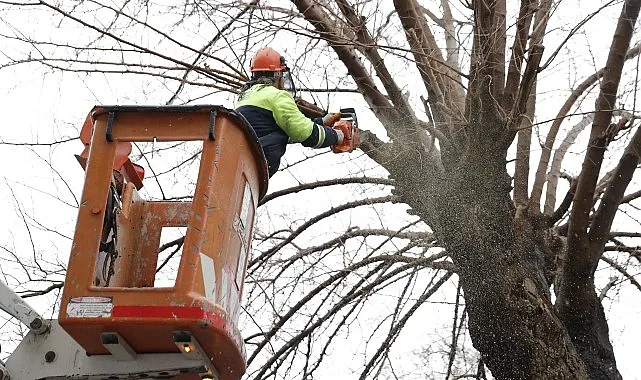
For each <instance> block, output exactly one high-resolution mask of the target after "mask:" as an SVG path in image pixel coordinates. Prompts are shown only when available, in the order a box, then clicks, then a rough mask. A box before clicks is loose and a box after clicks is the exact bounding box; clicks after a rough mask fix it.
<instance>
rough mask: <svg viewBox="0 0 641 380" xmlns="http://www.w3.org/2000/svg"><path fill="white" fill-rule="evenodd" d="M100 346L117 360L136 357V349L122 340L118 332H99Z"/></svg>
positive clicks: (127, 359)
mask: <svg viewBox="0 0 641 380" xmlns="http://www.w3.org/2000/svg"><path fill="white" fill-rule="evenodd" d="M100 342H101V343H102V346H103V347H104V348H106V349H107V351H109V352H111V355H113V357H114V358H115V359H116V360H118V361H129V360H135V359H136V351H134V349H133V348H131V346H130V345H129V343H127V341H126V340H124V339H123V338H122V337H121V336H120V334H118V333H114V332H104V333H101V334H100Z"/></svg>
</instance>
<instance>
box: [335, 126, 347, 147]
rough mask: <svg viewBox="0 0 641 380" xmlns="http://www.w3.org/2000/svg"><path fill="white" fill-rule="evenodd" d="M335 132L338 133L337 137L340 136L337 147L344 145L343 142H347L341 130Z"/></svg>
mask: <svg viewBox="0 0 641 380" xmlns="http://www.w3.org/2000/svg"><path fill="white" fill-rule="evenodd" d="M334 132H336V136H338V141H336V145H340V144H342V143H343V140H345V134H344V133H343V131H341V130H340V129H334Z"/></svg>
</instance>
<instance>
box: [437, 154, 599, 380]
mask: <svg viewBox="0 0 641 380" xmlns="http://www.w3.org/2000/svg"><path fill="white" fill-rule="evenodd" d="M497 151H498V149H492V147H488V149H487V150H485V151H484V152H481V151H480V149H477V150H476V152H474V153H475V154H471V155H470V156H473V157H474V160H470V161H469V162H466V163H462V164H461V165H460V166H459V168H458V169H457V170H456V171H455V172H454V174H453V175H452V176H451V177H450V178H448V179H447V180H445V181H444V182H443V185H444V186H443V189H442V191H441V192H440V194H439V195H438V198H439V199H440V201H439V200H435V201H436V202H439V205H438V210H437V211H438V217H437V218H436V219H437V220H438V223H437V225H438V226H441V228H438V229H437V231H436V232H437V234H438V236H440V237H441V238H442V239H443V241H444V242H445V245H446V247H447V250H448V251H449V252H450V253H451V255H452V258H453V260H454V262H455V263H456V264H457V266H458V267H459V268H460V271H459V273H458V274H459V277H460V281H461V283H462V286H463V289H464V292H465V300H466V305H467V310H468V315H469V327H470V334H471V337H472V341H473V343H474V346H475V347H476V348H477V349H478V350H479V351H480V352H481V354H482V356H483V361H484V363H486V365H487V366H488V368H490V370H491V371H492V374H493V375H494V376H495V377H496V378H498V379H586V378H587V374H586V371H585V367H584V365H583V363H582V361H581V359H580V357H579V355H578V353H577V352H576V350H575V349H574V346H573V344H572V342H571V340H570V337H569V336H568V334H567V332H566V330H565V328H564V326H563V323H562V322H561V320H560V319H559V317H558V316H557V314H556V312H555V309H554V306H553V305H552V304H551V303H550V300H549V296H548V290H547V289H548V288H547V282H546V280H545V277H544V275H543V273H544V271H543V261H542V257H541V256H540V255H539V253H538V251H537V248H536V246H535V244H534V241H535V240H534V231H533V230H532V229H531V228H530V227H529V225H530V223H529V222H528V221H527V219H526V218H525V217H524V216H521V215H519V212H520V211H519V210H517V215H516V218H515V217H514V216H513V212H512V206H511V200H510V198H509V191H510V179H509V176H508V174H507V171H506V170H505V154H504V153H498V154H497V153H496V152H497ZM515 219H516V220H517V222H519V224H518V225H517V226H515V225H514V223H513V222H512V221H513V220H515Z"/></svg>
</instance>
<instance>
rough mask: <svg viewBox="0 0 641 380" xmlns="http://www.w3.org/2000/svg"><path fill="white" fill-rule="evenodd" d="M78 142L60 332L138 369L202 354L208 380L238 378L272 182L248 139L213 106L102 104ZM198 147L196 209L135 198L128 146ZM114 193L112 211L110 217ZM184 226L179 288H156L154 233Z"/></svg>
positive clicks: (246, 130)
mask: <svg viewBox="0 0 641 380" xmlns="http://www.w3.org/2000/svg"><path fill="white" fill-rule="evenodd" d="M91 128H93V131H92V132H91ZM87 129H89V133H87ZM83 136H84V138H83V142H85V145H86V149H85V152H83V154H82V155H80V156H79V157H78V159H79V161H80V162H81V164H83V167H84V168H85V171H86V176H85V183H84V188H83V191H82V200H81V202H80V207H79V211H78V221H77V225H76V231H75V235H74V240H73V246H72V249H71V256H70V258H69V266H68V268H67V276H66V280H65V286H64V291H63V295H62V304H61V307H60V313H59V323H60V325H61V326H62V327H63V328H64V330H66V331H67V332H68V333H69V335H71V337H72V338H73V339H74V340H76V341H77V342H78V343H79V344H80V345H81V346H82V347H83V348H84V349H85V350H86V351H87V354H89V355H100V354H112V355H115V356H119V357H121V358H122V359H123V360H135V357H136V354H143V353H168V352H183V353H184V354H186V355H190V354H193V353H194V352H195V351H199V352H203V353H204V355H205V356H206V357H207V358H208V359H209V360H210V362H211V364H212V365H213V367H214V368H211V372H212V375H211V377H212V378H216V376H218V377H219V378H220V379H221V380H238V379H240V377H241V375H242V374H243V373H244V372H245V367H246V364H245V351H244V344H243V340H242V337H241V335H240V333H239V332H238V329H237V326H236V324H237V320H238V313H239V308H240V301H241V294H242V291H243V282H244V278H245V266H246V263H247V259H248V255H249V249H250V242H251V236H252V227H253V222H254V215H255V210H256V207H257V205H258V201H259V200H260V199H261V198H262V197H263V196H264V195H265V192H266V190H267V181H268V175H267V173H268V172H267V165H266V162H265V158H264V155H263V152H262V149H261V147H260V145H259V143H258V139H257V137H256V135H255V133H254V132H253V130H252V129H251V128H250V126H249V125H248V124H247V122H246V120H245V119H244V118H242V116H240V115H238V114H237V113H235V112H234V111H232V110H228V109H226V108H223V107H220V106H178V107H177V106H163V107H137V106H101V107H95V108H94V109H93V110H92V111H91V113H90V114H89V116H88V122H87V123H86V124H85V128H83ZM198 140H200V141H202V154H201V160H200V169H199V173H198V178H197V182H196V187H195V191H194V194H193V201H191V202H167V201H151V200H144V199H142V198H141V197H140V196H139V195H138V192H137V189H136V188H140V187H141V186H142V176H143V174H142V173H143V171H142V168H140V167H138V166H137V165H134V164H132V163H131V162H130V161H129V159H128V157H127V155H128V154H129V152H130V151H131V146H130V143H131V142H135V141H198ZM128 144H129V145H128ZM123 152H124V153H123ZM114 194H117V195H118V196H117V197H116V198H115V199H116V200H117V202H119V203H120V207H118V208H117V209H118V211H117V212H116V213H114V214H113V215H110V214H111V213H110V212H109V210H110V209H111V208H110V209H107V205H108V204H111V203H113V199H112V196H113V195H114ZM106 213H107V216H105V214H106ZM110 221H111V222H113V227H114V232H115V233H116V236H117V238H116V239H115V240H114V242H115V243H114V245H113V246H112V247H113V248H114V249H113V252H112V257H111V259H112V261H113V262H112V263H111V264H110V267H111V268H110V269H111V270H110V276H109V278H108V282H104V281H99V280H97V278H98V277H99V276H97V274H98V273H97V272H98V270H97V268H98V267H99V266H100V263H99V261H100V260H101V255H100V254H99V252H100V250H101V241H103V243H104V233H103V230H105V227H106V225H107V224H109V223H110ZM185 226H186V227H187V228H186V233H185V238H184V245H183V250H182V256H181V259H180V265H179V268H178V271H177V273H176V280H175V285H174V286H173V287H154V281H155V272H156V267H157V262H158V246H159V242H160V234H161V230H162V228H163V227H185ZM102 249H104V245H103V247H102ZM102 259H104V257H102ZM178 378H179V379H194V378H198V376H196V377H194V376H193V375H184V376H179V377H178Z"/></svg>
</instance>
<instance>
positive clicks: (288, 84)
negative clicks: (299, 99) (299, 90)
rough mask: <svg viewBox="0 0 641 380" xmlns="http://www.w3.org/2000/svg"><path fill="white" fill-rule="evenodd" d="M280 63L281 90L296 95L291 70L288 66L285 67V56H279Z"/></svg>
mask: <svg viewBox="0 0 641 380" xmlns="http://www.w3.org/2000/svg"><path fill="white" fill-rule="evenodd" d="M280 65H281V67H282V68H283V69H282V76H283V90H285V91H287V92H289V93H290V94H292V96H293V97H296V86H295V85H294V78H293V77H292V72H291V70H290V69H289V67H287V63H286V62H285V57H280Z"/></svg>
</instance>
